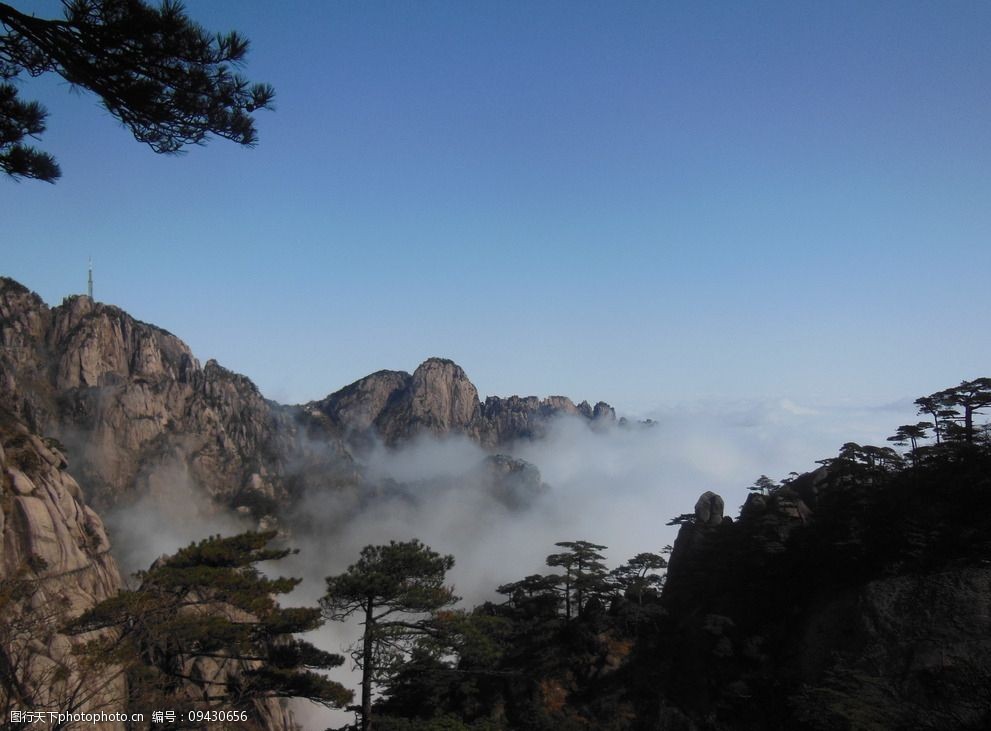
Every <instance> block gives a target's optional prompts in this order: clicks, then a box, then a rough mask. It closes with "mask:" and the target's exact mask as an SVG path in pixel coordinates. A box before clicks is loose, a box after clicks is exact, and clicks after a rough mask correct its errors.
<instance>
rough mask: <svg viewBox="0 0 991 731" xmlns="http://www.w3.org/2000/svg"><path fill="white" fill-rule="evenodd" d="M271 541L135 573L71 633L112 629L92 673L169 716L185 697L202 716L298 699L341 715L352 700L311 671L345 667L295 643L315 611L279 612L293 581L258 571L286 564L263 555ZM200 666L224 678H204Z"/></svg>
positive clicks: (213, 543)
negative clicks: (121, 674) (120, 682)
mask: <svg viewBox="0 0 991 731" xmlns="http://www.w3.org/2000/svg"><path fill="white" fill-rule="evenodd" d="M274 537H275V532H274V531H271V532H266V533H242V534H240V535H237V536H233V537H231V538H221V537H219V536H217V537H213V538H209V539H206V540H203V541H200V542H199V543H194V544H191V545H189V546H187V547H186V548H183V549H181V550H180V551H178V552H177V553H176V554H175V555H173V556H171V557H168V558H165V559H160V560H159V561H157V562H156V563H155V565H154V566H152V568H150V569H149V570H148V571H144V572H141V573H139V574H138V578H139V579H140V582H141V583H140V586H139V587H138V588H137V589H135V590H130V591H122V592H120V593H119V594H118V595H116V596H114V597H111V598H110V599H107V600H105V601H103V602H101V603H100V604H98V605H96V606H95V607H93V608H92V609H90V610H88V611H87V612H85V613H84V614H83V615H82V616H81V617H79V618H78V619H77V620H75V621H74V622H73V623H72V624H71V625H70V627H69V629H70V631H72V632H76V633H81V632H88V631H91V630H95V629H108V628H109V629H112V630H115V632H114V633H113V634H112V635H111V636H110V637H109V638H105V639H101V640H99V641H96V642H94V643H91V644H90V645H89V646H88V648H87V651H86V655H87V656H88V660H89V661H90V662H91V663H93V664H94V665H99V664H103V665H105V666H108V667H110V666H122V667H124V668H125V669H126V670H127V672H128V675H129V680H130V685H131V700H132V702H133V703H148V702H149V701H150V700H154V701H156V703H157V704H158V707H162V708H164V707H173V708H175V707H181V705H182V703H183V702H184V699H188V698H190V697H192V698H195V702H194V704H193V705H194V706H195V707H197V708H199V709H203V708H208V709H222V710H236V709H250V708H251V706H252V704H253V702H254V701H259V700H265V699H268V698H305V699H307V700H310V701H313V702H316V703H320V704H322V705H326V706H329V707H341V706H343V705H345V704H347V703H349V702H350V700H351V698H352V693H351V691H349V690H347V689H345V688H344V687H343V686H342V685H340V684H339V683H336V682H333V681H331V680H328V679H327V678H326V677H324V676H323V675H321V674H319V673H318V672H317V671H319V670H326V669H330V668H334V667H337V666H339V665H341V664H342V663H343V661H344V658H343V657H341V656H340V655H334V654H331V653H328V652H324V651H322V650H319V649H317V648H316V647H314V646H313V645H311V644H310V643H308V642H305V641H304V640H300V639H298V638H296V637H294V636H293V635H294V634H296V633H300V632H308V631H310V630H313V629H316V628H317V627H319V626H320V625H322V624H323V620H322V617H321V612H320V610H319V609H318V608H315V607H314V608H301V607H300V608H283V607H280V606H279V604H278V603H277V602H276V600H275V595H278V594H285V593H287V592H289V591H291V590H292V589H293V588H295V587H296V586H297V585H298V584H299V581H300V580H299V579H289V578H276V579H269V578H266V577H265V576H263V575H262V574H261V573H260V572H259V571H258V569H257V568H256V566H255V564H257V563H259V562H262V561H275V560H278V559H280V558H283V557H285V556H286V555H288V553H289V551H288V550H281V549H271V548H267V545H268V543H269V542H270V541H271V540H272V539H273V538H274ZM204 661H212V663H213V664H214V666H222V667H224V668H225V671H224V672H223V673H220V674H217V675H215V676H214V677H207V675H206V674H205V673H203V672H202V671H201V668H200V665H201V664H202V663H203V662H204ZM162 704H164V705H162Z"/></svg>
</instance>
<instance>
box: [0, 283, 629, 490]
mask: <svg viewBox="0 0 991 731" xmlns="http://www.w3.org/2000/svg"><path fill="white" fill-rule="evenodd" d="M0 398H2V399H3V403H4V405H5V408H6V409H7V410H9V411H10V412H11V413H12V414H13V415H14V416H16V417H17V418H18V419H21V420H23V421H24V422H25V423H26V424H27V425H28V426H29V427H30V428H31V429H32V430H33V431H34V432H36V433H38V434H43V435H45V436H52V437H55V438H57V439H58V440H59V441H60V442H61V443H62V444H63V445H64V447H65V451H66V453H67V455H69V457H70V462H71V464H72V465H73V472H74V474H75V476H76V478H77V479H78V480H79V481H80V483H81V484H82V485H83V486H84V489H85V490H86V491H87V494H88V497H89V500H90V501H91V502H92V503H93V504H94V505H95V506H96V507H97V508H98V509H99V508H102V507H106V506H108V505H113V504H115V503H117V502H119V501H120V500H122V499H124V498H125V496H127V495H128V494H129V493H131V494H133V493H134V491H138V492H141V491H144V490H147V489H149V487H148V481H149V475H150V474H152V473H154V472H155V471H156V470H157V469H159V468H162V467H169V468H175V469H177V470H179V471H180V472H182V473H183V474H184V475H188V477H189V479H191V480H192V481H193V482H195V483H196V484H197V485H198V486H199V487H200V488H202V489H203V491H205V492H206V493H207V494H208V495H210V496H211V497H212V498H214V499H215V500H217V501H219V502H220V503H221V504H226V505H230V506H238V505H243V506H249V507H252V508H253V509H254V508H257V507H258V506H271V505H273V504H280V503H283V502H284V501H287V500H291V498H292V494H293V492H294V490H300V489H305V488H306V487H307V485H309V484H312V483H314V482H317V483H321V484H323V483H333V484H342V483H347V484H352V485H355V484H358V483H360V480H361V476H360V464H359V463H358V460H357V459H356V455H360V451H361V449H362V447H363V446H364V445H367V444H369V443H370V442H371V441H373V440H376V439H380V440H381V441H382V442H384V443H385V444H386V445H388V446H397V445H399V444H401V443H403V442H404V441H406V440H409V439H412V438H414V437H416V436H417V435H420V434H431V435H435V436H447V435H461V436H464V437H466V438H468V439H471V440H474V441H476V442H477V443H479V444H480V445H482V446H483V447H485V448H486V449H488V450H490V451H497V450H503V449H505V448H507V447H508V446H509V445H510V444H511V443H512V442H514V441H516V440H521V439H533V438H539V437H540V436H541V435H543V434H544V433H545V432H546V429H547V426H548V424H549V423H550V421H551V420H552V419H553V418H555V417H557V416H560V415H571V416H575V417H578V418H582V419H586V420H588V422H589V423H590V424H593V423H594V424H606V423H611V422H612V421H614V420H615V414H614V412H613V409H612V408H611V407H610V406H609V405H608V404H605V403H603V402H600V403H597V404H596V405H595V406H594V407H592V406H590V405H589V404H588V403H587V402H584V401H583V402H581V403H579V404H577V405H576V404H575V403H574V402H573V401H571V399H568V398H565V397H561V396H551V397H548V398H545V399H539V398H537V397H534V396H529V397H519V396H511V397H508V398H499V397H489V398H487V399H485V401H484V402H483V401H481V400H480V399H479V396H478V391H477V389H476V388H475V386H474V385H473V384H472V383H471V381H470V380H469V379H468V377H467V375H466V374H465V372H464V370H463V369H462V368H461V367H460V366H458V365H457V364H456V363H454V362H453V361H450V360H446V359H441V358H430V359H428V360H427V361H425V362H424V363H423V364H421V365H420V366H419V367H418V368H417V369H416V370H415V371H414V372H413V373H412V374H410V373H407V372H404V371H378V372H377V373H373V374H371V375H369V376H366V377H365V378H362V379H360V380H358V381H356V382H355V383H353V384H351V385H349V386H346V387H344V388H342V389H340V390H338V391H336V392H334V393H332V394H331V395H329V396H327V397H326V398H324V399H322V400H320V401H315V402H311V403H309V404H306V405H304V406H290V405H283V404H278V403H276V402H274V401H270V400H267V399H265V398H264V397H263V396H262V395H261V393H260V392H259V391H258V388H257V387H256V386H255V384H254V383H252V382H251V380H250V379H249V378H247V377H245V376H242V375H240V374H237V373H233V372H231V371H229V370H227V369H225V368H223V367H222V366H220V365H219V364H218V363H217V362H216V361H213V360H210V361H207V363H206V365H204V366H201V365H200V362H199V361H198V360H197V359H196V358H195V357H194V355H193V353H192V351H191V350H190V348H189V346H187V345H186V344H185V343H184V342H183V341H182V340H180V339H179V338H178V337H176V336H175V335H172V334H171V333H169V332H167V331H166V330H163V329H161V328H159V327H156V326H154V325H150V324H147V323H144V322H141V321H139V320H136V319H135V318H133V317H131V316H130V315H129V314H127V313H126V312H124V311H123V310H121V309H120V308H118V307H114V306H112V305H107V304H103V303H99V302H94V301H93V300H92V299H90V298H89V297H87V296H83V295H75V296H70V297H67V298H66V299H65V300H64V301H63V302H62V304H61V305H58V306H55V307H49V306H48V305H47V304H46V303H45V302H44V301H43V300H42V299H41V298H40V297H39V296H38V295H37V294H35V293H33V292H31V291H30V290H29V289H28V288H26V287H24V286H23V285H21V284H19V283H18V282H15V281H14V280H12V279H9V278H6V277H0Z"/></svg>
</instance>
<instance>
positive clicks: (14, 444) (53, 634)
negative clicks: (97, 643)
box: [0, 413, 125, 731]
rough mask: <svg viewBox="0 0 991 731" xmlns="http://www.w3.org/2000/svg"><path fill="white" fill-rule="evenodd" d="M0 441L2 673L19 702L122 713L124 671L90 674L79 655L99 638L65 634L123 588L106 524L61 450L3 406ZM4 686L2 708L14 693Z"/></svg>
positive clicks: (109, 727)
mask: <svg viewBox="0 0 991 731" xmlns="http://www.w3.org/2000/svg"><path fill="white" fill-rule="evenodd" d="M0 444H2V449H0V475H2V476H3V481H2V486H0V504H2V512H0V586H2V587H3V588H4V589H5V590H7V591H0V651H2V652H3V653H4V657H5V658H6V659H7V660H8V663H7V664H8V665H9V667H5V668H4V672H5V673H7V674H8V678H9V679H12V680H14V681H15V682H16V683H17V684H18V686H19V688H20V694H21V696H22V697H19V698H17V699H16V700H15V702H14V707H15V708H16V707H18V706H21V707H23V708H24V709H25V710H26V709H28V708H30V709H33V710H41V711H45V712H47V711H53V712H63V713H64V712H89V711H99V710H105V711H117V710H119V708H120V705H121V703H122V701H123V699H124V697H125V688H124V684H123V680H122V678H120V677H119V676H117V675H115V674H112V673H111V674H107V675H102V676H101V675H92V674H90V673H88V672H86V671H84V669H83V668H81V666H80V664H79V661H78V659H77V657H76V656H75V655H74V654H73V648H74V647H75V646H77V645H79V644H80V643H82V642H86V641H88V640H92V639H95V637H96V635H95V634H93V633H89V634H86V635H79V636H69V635H66V634H63V633H62V631H61V628H62V626H63V625H64V623H65V622H67V621H68V620H69V619H71V618H73V617H75V616H78V615H79V614H81V613H82V612H83V611H85V610H87V609H89V608H90V607H92V606H94V605H95V604H96V603H97V602H100V601H102V600H104V599H107V598H109V597H110V596H113V595H114V594H116V593H117V591H118V590H119V589H120V586H121V579H120V574H119V572H118V570H117V565H116V563H115V562H114V560H113V558H112V557H111V555H110V542H109V540H108V539H107V534H106V531H105V530H104V527H103V523H102V521H101V520H100V518H99V517H98V516H97V515H96V513H94V512H93V511H92V510H91V509H90V508H89V507H88V506H86V505H85V504H84V503H83V502H82V495H81V493H80V491H79V486H78V485H77V484H76V482H75V480H73V479H72V478H71V477H70V476H69V475H68V474H67V473H66V472H65V471H64V469H63V467H64V462H63V461H62V460H61V459H60V458H59V457H58V456H56V454H55V451H53V450H52V449H50V448H48V447H47V446H46V445H45V443H44V442H43V440H41V439H40V438H38V437H37V436H36V435H34V434H31V433H30V431H29V430H28V429H27V427H26V426H25V425H24V424H22V423H19V422H17V421H16V420H14V419H12V418H11V417H10V416H9V415H8V414H6V413H0ZM4 687H5V685H4V684H0V707H2V706H4V705H5V704H6V702H7V700H8V699H6V698H4V697H3V694H4V690H3V688H4ZM46 720H47V717H46ZM38 728H48V726H46V725H45V724H39V725H38ZM101 728H103V729H106V730H107V731H111V730H114V729H122V728H123V724H106V725H103V726H101Z"/></svg>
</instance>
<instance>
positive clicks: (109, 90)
mask: <svg viewBox="0 0 991 731" xmlns="http://www.w3.org/2000/svg"><path fill="white" fill-rule="evenodd" d="M62 4H63V5H64V7H65V18H64V20H48V19H42V18H36V17H34V16H33V15H27V14H25V13H21V12H19V11H18V10H16V9H15V8H13V7H11V6H10V5H8V4H6V3H2V2H0V24H2V26H3V29H4V30H5V31H6V32H5V33H3V34H0V170H3V171H4V172H6V173H7V174H8V175H11V176H13V177H15V178H22V177H23V178H36V179H39V180H45V181H48V182H54V181H55V180H56V179H57V178H58V177H59V176H60V175H61V171H60V170H59V167H58V164H57V163H56V161H55V159H54V158H53V157H52V156H51V155H50V154H48V153H47V152H43V151H41V150H39V149H37V148H36V147H34V146H32V145H30V144H26V139H27V138H28V137H37V136H38V135H40V134H41V133H42V132H44V130H45V118H46V115H47V113H46V111H45V109H44V108H43V107H42V106H41V105H40V104H38V103H37V102H33V101H23V100H21V99H20V98H19V96H18V88H17V87H16V86H14V84H12V83H11V82H12V81H13V80H15V79H16V78H18V77H19V76H22V75H25V74H26V75H28V76H39V75H41V74H43V73H46V72H52V73H55V74H58V75H59V76H61V77H62V78H64V79H65V80H66V81H68V82H69V83H70V84H72V85H73V86H76V87H80V88H84V89H87V90H89V91H92V92H94V93H95V94H97V95H98V96H99V97H100V100H101V102H102V104H103V106H104V107H105V108H106V109H107V111H109V112H110V113H111V114H112V115H113V116H114V117H116V118H117V119H118V120H120V121H121V123H123V124H124V125H125V126H126V127H127V128H128V129H130V130H131V132H132V133H133V134H134V136H135V138H137V140H138V141H140V142H144V143H146V144H147V145H149V146H150V147H151V148H152V149H153V150H154V151H155V152H162V153H175V152H179V151H180V150H181V149H182V148H183V147H185V146H186V145H190V144H200V143H202V142H204V141H205V140H206V138H207V137H208V136H210V135H216V136H218V137H223V138H225V139H229V140H233V141H234V142H237V143H238V144H241V145H249V146H250V145H253V144H254V143H255V141H256V138H257V134H256V132H255V126H254V120H253V118H252V117H251V113H252V112H254V111H256V110H258V109H268V108H271V105H272V99H273V97H274V95H275V92H274V90H273V89H272V87H271V86H269V85H267V84H250V83H249V82H248V81H247V80H245V79H244V78H242V77H241V76H240V75H239V74H237V73H235V72H233V71H232V66H234V65H237V64H239V63H240V62H242V61H243V60H244V57H245V54H246V53H247V50H248V42H247V41H246V40H245V39H244V38H242V37H241V36H239V35H237V34H236V33H233V32H231V33H227V34H226V35H221V34H218V35H211V34H210V33H208V32H207V31H205V30H204V29H203V28H201V27H200V26H199V25H197V24H196V23H194V22H193V21H192V20H190V19H189V18H188V17H187V16H186V13H185V11H184V10H183V7H182V4H181V3H179V2H177V1H176V0H165V2H163V4H162V5H161V7H152V6H150V5H147V4H145V3H144V2H142V0H63V1H62Z"/></svg>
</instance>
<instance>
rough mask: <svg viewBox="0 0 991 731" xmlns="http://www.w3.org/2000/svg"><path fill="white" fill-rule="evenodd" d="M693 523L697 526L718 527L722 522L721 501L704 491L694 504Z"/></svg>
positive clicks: (716, 496)
mask: <svg viewBox="0 0 991 731" xmlns="http://www.w3.org/2000/svg"><path fill="white" fill-rule="evenodd" d="M695 521H696V522H697V523H698V524H699V525H719V524H720V523H722V522H723V499H722V498H721V497H720V496H719V495H717V494H716V493H714V492H710V491H706V492H703V493H702V496H701V497H700V498H699V499H698V502H696V503H695Z"/></svg>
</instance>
